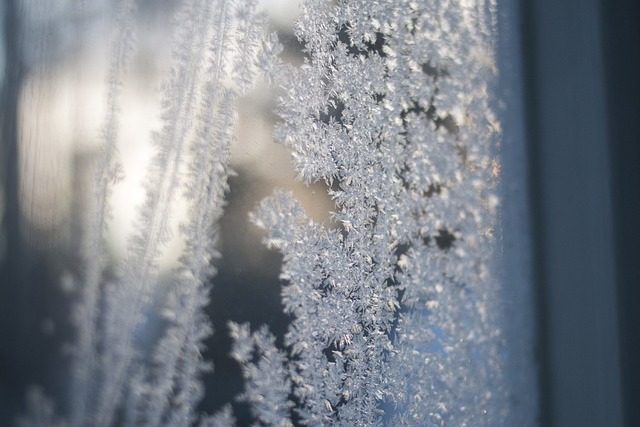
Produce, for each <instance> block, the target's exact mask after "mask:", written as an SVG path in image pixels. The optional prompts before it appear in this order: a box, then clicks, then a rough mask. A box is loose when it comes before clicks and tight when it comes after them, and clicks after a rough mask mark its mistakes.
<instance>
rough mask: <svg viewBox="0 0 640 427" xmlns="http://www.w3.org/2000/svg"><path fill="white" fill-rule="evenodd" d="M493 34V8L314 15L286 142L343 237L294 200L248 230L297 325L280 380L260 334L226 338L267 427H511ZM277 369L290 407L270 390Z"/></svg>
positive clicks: (306, 14)
mask: <svg viewBox="0 0 640 427" xmlns="http://www.w3.org/2000/svg"><path fill="white" fill-rule="evenodd" d="M494 19H495V5H494V3H493V1H492V0H470V1H433V2H417V1H409V0H407V1H396V0H393V1H391V0H390V1H380V2H367V1H363V0H361V1H357V0H356V1H338V2H337V3H334V2H330V1H324V0H313V1H307V2H305V4H304V6H303V17H302V19H301V20H300V22H299V23H298V25H297V30H296V31H297V32H296V34H297V36H298V38H299V39H300V40H301V41H302V42H303V43H304V45H305V51H306V54H307V59H306V61H305V63H304V65H303V66H302V67H301V68H300V69H292V70H289V72H288V74H287V79H286V80H284V81H283V83H282V84H283V86H284V87H285V88H286V91H285V95H284V96H283V98H282V99H281V103H280V109H279V115H280V117H281V119H282V120H281V123H280V124H279V126H278V128H277V131H276V134H277V138H278V140H279V141H281V142H282V143H284V144H285V145H286V146H287V147H289V148H290V150H291V153H292V158H293V162H294V165H295V168H296V170H297V172H298V174H299V177H300V179H302V180H304V181H305V182H308V183H311V182H315V181H318V180H324V181H325V182H326V183H327V184H328V185H329V186H330V187H331V189H330V190H329V192H330V195H331V197H332V198H333V200H334V201H335V204H336V212H335V213H334V214H333V218H334V220H335V221H336V222H337V223H338V224H340V226H341V228H340V229H339V230H336V229H332V228H328V227H327V226H326V225H322V224H317V223H314V222H313V221H311V220H310V219H309V218H308V217H307V216H306V214H305V212H304V211H303V209H302V208H301V206H300V205H299V204H298V202H297V201H296V200H294V198H293V196H292V195H291V194H290V193H288V192H286V191H283V190H279V191H277V192H276V193H275V194H274V195H273V196H272V197H270V198H268V199H267V200H265V201H263V202H262V204H261V206H260V207H259V209H258V210H257V211H256V212H255V213H254V214H253V217H252V220H253V221H254V222H255V223H256V224H257V225H259V226H260V227H262V228H263V229H265V230H266V231H267V237H266V244H267V245H269V246H270V247H274V248H277V249H278V250H279V251H281V252H282V254H283V255H284V265H283V268H282V273H281V278H282V280H283V282H284V284H283V290H282V299H283V303H284V306H285V310H286V311H287V312H288V313H290V314H291V315H292V316H293V321H292V324H291V325H290V327H289V330H288V333H287V334H286V336H285V346H286V348H285V350H286V351H287V353H288V356H287V358H286V359H284V364H283V367H282V368H281V367H280V366H279V365H280V364H279V362H278V361H279V360H281V359H282V357H281V356H278V357H266V359H267V362H268V363H267V362H265V360H264V357H263V358H260V357H257V356H258V355H279V353H278V352H279V351H281V350H278V349H277V348H275V347H274V344H273V340H268V339H264V338H258V336H259V337H264V335H265V332H263V331H262V330H260V331H259V332H257V334H258V336H254V337H253V338H249V337H248V336H247V333H246V331H244V329H243V327H241V326H238V325H233V326H232V331H234V335H235V336H236V346H237V347H236V350H235V353H234V356H235V357H236V359H237V360H239V361H240V362H241V363H242V364H243V367H244V368H243V369H244V372H245V377H246V378H247V381H248V382H247V389H248V390H251V391H247V392H246V393H245V395H244V396H243V398H244V399H245V400H246V401H247V402H249V403H250V404H252V407H253V410H254V413H255V418H256V420H257V421H258V422H259V425H276V424H278V425H282V424H281V423H274V422H268V421H267V420H269V419H272V417H273V411H274V409H273V408H274V407H277V408H279V410H280V411H283V410H285V409H288V408H289V407H291V408H292V411H294V413H295V415H296V417H297V418H298V419H299V420H300V424H302V425H329V424H331V425H344V426H353V425H382V424H387V425H393V426H399V425H407V426H415V425H428V426H440V425H452V426H453V425H455V426H458V425H477V426H482V425H487V426H488V425H500V424H501V423H504V420H505V417H506V413H507V411H508V391H507V389H506V383H505V382H504V381H503V379H502V378H501V370H500V366H501V362H502V361H503V359H502V358H503V357H505V356H504V351H503V350H502V345H503V343H502V341H503V338H502V335H501V331H500V329H499V325H500V319H499V316H500V309H499V308H500V298H499V296H500V294H499V292H498V291H499V289H498V283H497V282H496V279H495V278H494V277H493V276H492V249H493V246H494V239H493V237H492V232H493V228H494V225H495V221H496V209H497V206H498V200H497V197H496V195H495V191H494V186H495V183H496V180H497V173H496V172H497V160H496V157H495V156H496V148H497V144H498V142H499V141H498V140H499V125H498V123H497V120H496V118H495V117H494V116H493V112H492V109H491V106H490V104H489V101H490V98H489V96H490V90H491V87H492V84H493V82H494V79H495V75H494V74H495V67H494V51H493V39H494V37H495V32H494ZM252 345H253V347H254V350H253V352H254V353H253V354H255V355H256V356H254V358H253V360H252V358H251V357H250V356H249V355H250V354H251V350H250V349H251V346H252ZM274 364H276V365H277V366H278V367H277V368H276V367H274V366H273V365H274ZM283 369H284V372H285V373H286V374H285V378H286V380H288V381H290V383H291V385H292V388H291V394H290V401H287V400H284V401H283V400H282V397H281V395H282V392H281V391H280V390H281V383H282V381H283V380H282V379H281V378H280V379H278V382H277V383H276V382H274V380H271V387H265V386H264V385H262V382H263V381H268V379H269V378H270V376H271V375H272V373H273V371H274V370H277V371H281V370H283ZM252 393H260V395H259V396H254V395H253V394H252ZM262 402H273V403H272V405H271V407H270V408H263V403H262ZM276 402H277V403H276ZM276 405H277V406H276Z"/></svg>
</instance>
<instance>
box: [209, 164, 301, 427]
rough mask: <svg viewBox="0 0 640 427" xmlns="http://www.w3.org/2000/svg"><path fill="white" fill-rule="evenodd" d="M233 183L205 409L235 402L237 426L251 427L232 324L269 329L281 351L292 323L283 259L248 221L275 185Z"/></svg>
mask: <svg viewBox="0 0 640 427" xmlns="http://www.w3.org/2000/svg"><path fill="white" fill-rule="evenodd" d="M229 184H230V191H229V194H228V196H227V202H228V204H227V206H226V208H225V213H224V215H223V217H222V219H221V220H220V235H221V237H222V238H221V243H222V244H221V253H222V257H221V258H220V259H219V260H218V262H217V263H216V264H218V273H217V274H216V276H215V277H214V278H213V279H212V283H213V289H212V292H211V304H210V305H209V307H208V308H207V313H208V315H209V316H210V318H211V319H212V321H213V326H214V330H215V331H214V335H213V336H212V337H211V338H210V339H209V340H208V341H207V343H206V345H207V352H206V353H205V354H204V358H205V359H208V360H211V361H212V362H213V364H214V371H213V373H212V374H209V375H207V376H206V377H205V378H204V382H205V388H206V394H205V397H204V399H203V401H202V402H201V405H200V408H201V409H202V410H203V411H206V412H208V413H214V412H215V411H216V410H218V409H219V408H220V407H222V405H224V404H226V403H232V404H233V406H234V415H235V416H236V417H237V420H238V426H248V425H250V423H251V417H250V414H249V412H248V406H247V405H244V404H239V403H238V402H236V401H235V400H233V399H234V397H236V396H237V395H238V394H240V393H241V392H242V391H243V379H242V373H241V372H240V367H239V365H238V364H237V363H236V362H235V361H234V360H232V359H231V358H230V357H229V353H230V351H231V344H232V340H231V337H230V336H229V328H228V326H227V324H228V322H229V321H230V320H232V321H235V322H238V323H244V322H249V323H250V324H251V327H252V329H257V327H258V326H260V325H262V324H266V325H269V328H270V330H271V332H273V333H274V335H275V336H276V339H277V341H276V343H277V345H278V346H279V347H281V348H282V347H283V338H284V334H285V332H286V330H287V327H288V325H289V323H290V319H289V317H288V316H286V315H285V314H284V313H283V310H282V309H283V307H282V302H281V299H280V289H281V284H280V280H279V278H278V276H279V274H280V267H281V264H282V255H281V254H280V253H279V252H277V251H275V250H269V249H267V248H266V246H265V245H264V244H263V243H262V236H263V235H264V233H263V232H262V231H260V230H259V229H258V227H256V226H255V225H253V224H251V223H250V222H249V219H248V218H247V215H248V213H249V212H250V211H251V210H253V209H255V207H256V205H257V204H258V203H259V201H260V200H261V199H262V198H263V197H265V196H267V195H268V194H269V193H270V192H271V186H270V185H269V184H268V183H263V182H260V178H258V177H252V176H251V175H250V174H248V173H246V172H243V171H239V173H238V175H237V176H234V177H231V178H230V180H229Z"/></svg>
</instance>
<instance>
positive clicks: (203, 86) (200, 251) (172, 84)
mask: <svg viewBox="0 0 640 427" xmlns="http://www.w3.org/2000/svg"><path fill="white" fill-rule="evenodd" d="M114 10H115V14H114V15H115V18H114V23H115V28H116V30H115V31H114V34H115V35H114V38H113V41H112V43H111V48H110V65H109V73H108V82H107V87H108V90H107V102H108V105H107V110H106V111H107V114H106V118H105V124H104V127H103V130H102V133H101V136H102V141H103V144H102V147H101V153H100V158H99V160H98V166H97V171H96V182H95V194H96V197H95V200H94V206H93V208H92V212H93V213H92V216H91V217H90V218H89V219H88V221H87V227H86V230H85V232H84V247H83V250H84V254H85V258H86V259H85V264H84V265H85V271H84V272H83V276H82V277H81V279H80V281H81V282H82V283H81V284H82V285H83V291H82V294H81V298H80V300H79V302H78V307H77V309H76V312H75V314H74V324H75V326H76V328H77V340H76V342H75V344H74V349H73V350H74V352H73V355H74V359H73V375H72V385H71V394H72V402H71V405H70V413H69V414H68V417H67V418H68V420H69V424H67V423H66V422H65V421H64V420H59V419H58V418H56V416H55V414H54V411H53V405H52V404H51V402H50V401H49V400H47V399H46V398H45V397H44V396H43V395H42V393H40V392H37V391H34V393H32V396H31V397H30V408H31V409H30V411H29V413H28V414H27V416H25V417H24V418H23V419H21V420H20V422H21V423H22V424H24V425H30V426H53V425H56V426H57V425H71V426H88V425H91V426H112V425H131V426H134V425H135V426H163V425H164V426H172V427H173V426H192V425H193V426H195V425H201V426H219V425H229V424H230V423H233V422H234V421H233V415H232V414H231V412H230V408H229V407H225V408H223V410H222V411H221V412H220V413H218V414H215V415H214V416H212V417H205V416H203V417H201V416H199V415H198V414H197V413H196V411H195V409H196V406H197V404H198V403H199V401H200V399H201V398H202V395H203V386H202V384H201V381H200V376H201V374H202V373H203V372H204V371H206V370H208V369H210V365H209V364H208V363H206V362H205V361H203V360H202V356H201V353H202V350H203V342H204V340H205V339H206V338H207V337H208V336H209V335H210V334H211V333H212V332H213V331H212V327H211V323H210V321H209V319H208V318H207V316H206V315H205V313H204V307H205V306H206V305H207V304H208V301H209V288H208V286H207V282H208V279H209V278H210V277H211V276H212V275H213V274H215V270H214V268H213V266H212V265H211V260H212V258H214V257H216V256H218V253H217V251H216V239H217V225H216V224H217V221H218V220H219V218H220V216H221V215H222V211H223V207H224V195H225V192H226V191H227V190H228V184H227V178H228V176H229V174H230V173H231V170H230V168H229V147H230V145H231V143H232V141H233V138H234V127H235V125H236V113H235V105H236V101H237V99H238V97H239V96H241V95H243V94H244V92H245V91H247V90H248V89H250V88H251V86H252V85H253V82H254V81H255V76H256V64H257V63H258V61H261V62H264V59H262V58H259V56H260V55H261V52H260V51H261V49H263V44H264V43H263V33H264V32H265V30H266V20H265V18H264V17H263V16H262V15H260V14H259V13H258V12H257V9H256V5H255V2H252V1H249V2H246V1H238V2H236V1H228V0H216V1H210V0H185V1H183V2H182V5H181V10H180V12H179V15H178V16H177V17H176V19H175V21H174V22H175V24H176V28H177V29H176V34H175V40H174V44H173V54H172V59H173V61H172V66H171V69H170V72H169V74H168V76H167V78H166V79H165V81H164V84H163V89H162V90H163V93H162V123H163V125H162V129H161V130H160V131H158V132H157V133H156V134H154V135H153V143H154V146H155V151H156V155H155V158H154V159H153V160H152V162H151V164H150V166H149V169H148V171H147V177H146V181H145V184H144V187H145V192H146V198H145V200H144V202H143V205H142V206H141V208H140V213H139V218H138V220H137V222H136V224H135V230H136V231H135V233H134V234H133V236H131V237H130V239H129V245H128V255H127V256H126V259H125V260H124V262H123V265H122V266H121V268H120V269H119V272H118V274H117V276H116V277H115V279H113V280H112V281H111V282H109V283H104V280H103V277H102V275H103V269H104V267H105V261H104V259H105V253H106V249H105V244H104V234H105V232H106V228H107V222H108V219H109V211H108V203H109V197H110V195H111V192H112V187H113V185H114V184H115V183H117V181H118V180H119V179H120V177H121V174H122V173H121V167H120V162H119V160H118V152H117V148H116V147H117V144H118V142H119V136H118V128H119V115H120V114H122V113H121V111H120V108H119V97H120V95H119V94H120V88H121V86H122V81H123V75H124V74H125V73H126V71H127V64H128V62H129V58H130V57H131V56H132V53H133V51H134V49H135V48H134V45H135V43H134V39H135V37H134V34H133V33H134V30H133V13H134V10H135V7H134V1H133V0H122V1H119V2H118V3H117V4H115V5H114ZM181 194H182V195H183V196H184V198H185V199H186V200H187V201H188V202H189V204H190V208H189V214H188V217H187V219H186V221H185V222H184V223H183V224H182V225H181V226H180V229H179V233H180V234H181V236H182V237H183V238H184V240H185V246H186V249H185V250H184V252H183V255H182V257H181V258H180V267H179V268H178V269H177V270H176V271H175V272H174V279H173V282H174V283H173V286H172V287H171V290H170V292H169V297H168V301H167V303H166V305H165V307H164V311H163V315H164V317H165V318H166V319H167V321H168V324H169V327H168V328H167V329H166V331H165V332H164V335H163V337H162V338H161V339H160V340H159V341H158V343H157V346H156V350H155V351H154V352H153V355H152V360H151V361H150V362H149V361H146V360H143V356H142V355H141V354H140V351H139V349H138V348H137V345H136V342H135V334H136V331H137V329H138V328H139V326H140V325H141V324H142V323H143V322H145V319H146V314H145V313H147V312H148V311H149V310H150V309H152V305H151V300H152V298H153V296H154V293H155V291H156V289H155V288H156V284H157V282H158V279H159V277H158V257H159V255H160V254H161V252H162V250H163V247H164V245H165V244H166V242H167V241H168V239H169V237H170V236H171V233H172V230H171V229H170V222H169V221H170V218H171V216H172V215H173V213H174V212H173V209H174V206H175V201H176V199H177V198H178V197H179V196H181Z"/></svg>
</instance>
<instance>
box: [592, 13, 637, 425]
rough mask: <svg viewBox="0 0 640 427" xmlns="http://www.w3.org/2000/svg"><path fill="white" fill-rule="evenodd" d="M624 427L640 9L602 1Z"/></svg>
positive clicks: (633, 341) (632, 410) (628, 411)
mask: <svg viewBox="0 0 640 427" xmlns="http://www.w3.org/2000/svg"><path fill="white" fill-rule="evenodd" d="M601 8H602V21H603V30H604V57H605V78H606V80H605V84H606V89H607V100H606V101H607V113H608V115H607V119H608V120H609V135H610V141H611V143H610V147H611V171H612V195H613V209H614V214H613V215H614V231H615V245H616V272H617V283H618V315H619V317H618V320H619V324H620V330H619V337H620V347H621V348H620V352H621V354H620V356H621V361H620V363H621V368H622V387H623V396H624V416H625V425H627V426H629V427H631V426H640V406H639V405H638V404H637V402H638V398H639V397H640V332H638V328H639V327H640V309H639V308H638V307H640V222H639V219H640V52H639V48H638V46H640V5H639V4H638V2H635V1H630V0H608V1H602V2H601Z"/></svg>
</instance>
